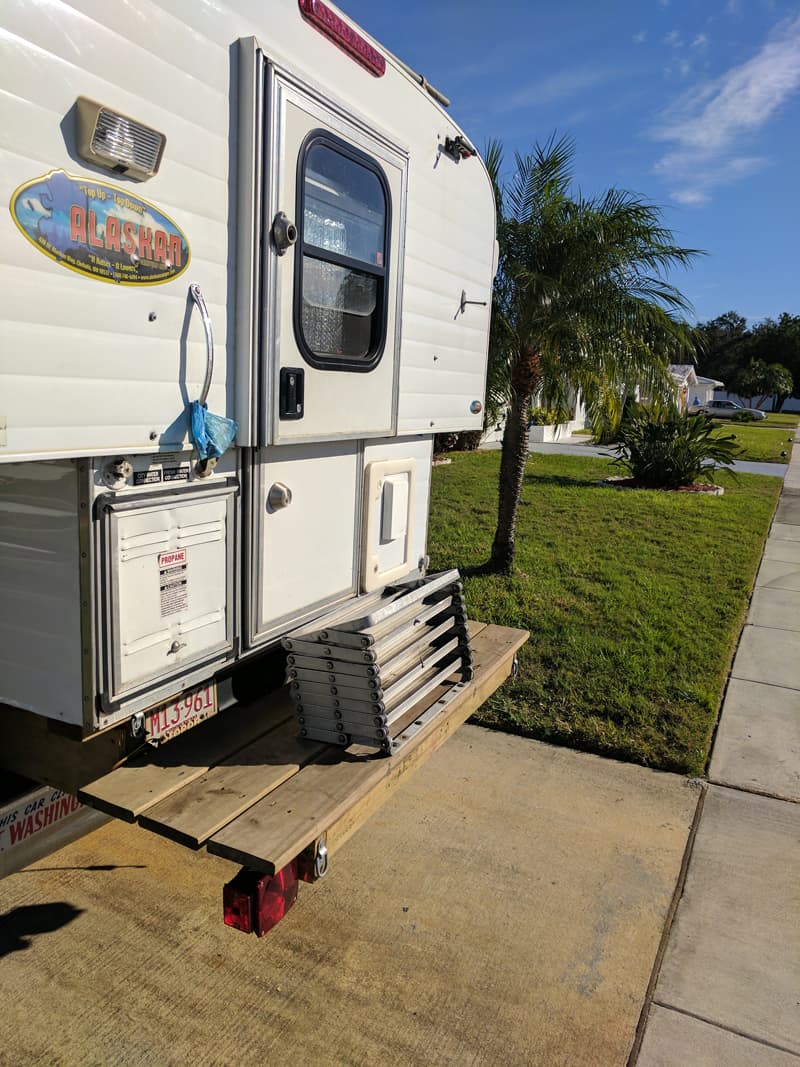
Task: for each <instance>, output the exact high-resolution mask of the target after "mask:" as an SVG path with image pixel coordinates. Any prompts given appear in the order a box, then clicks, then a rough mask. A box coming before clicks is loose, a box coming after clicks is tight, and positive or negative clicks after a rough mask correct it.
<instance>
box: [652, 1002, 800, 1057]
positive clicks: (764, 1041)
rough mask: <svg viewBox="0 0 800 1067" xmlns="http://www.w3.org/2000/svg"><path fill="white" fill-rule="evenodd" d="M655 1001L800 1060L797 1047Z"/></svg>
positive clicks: (659, 1004) (667, 1007)
mask: <svg viewBox="0 0 800 1067" xmlns="http://www.w3.org/2000/svg"><path fill="white" fill-rule="evenodd" d="M653 1003H654V1004H656V1005H657V1006H658V1007H659V1008H666V1009H667V1011H674V1012H677V1014H678V1015H686V1016H687V1017H688V1018H689V1019H697V1020H698V1022H701V1023H706V1025H708V1026H713V1027H714V1029H715V1030H725V1031H726V1032H727V1033H729V1034H734V1035H735V1036H736V1037H743V1038H744V1039H745V1040H746V1041H752V1042H753V1043H754V1044H756V1045H764V1046H765V1047H766V1048H774V1049H775V1050H776V1052H787V1053H788V1054H789V1055H790V1056H794V1058H795V1059H798V1060H800V1053H798V1052H796V1051H795V1049H791V1048H787V1047H786V1045H778V1044H776V1043H775V1042H774V1041H768V1040H767V1039H766V1038H764V1037H756V1036H755V1035H754V1034H748V1033H747V1031H745V1030H737V1029H736V1027H734V1026H726V1025H725V1023H720V1022H717V1021H716V1019H709V1018H708V1016H707V1015H699V1014H698V1013H697V1012H695V1011H688V1010H687V1009H686V1008H679V1007H677V1005H675V1004H668V1003H667V1002H666V1001H664V1000H657V999H656V998H655V997H654V998H653Z"/></svg>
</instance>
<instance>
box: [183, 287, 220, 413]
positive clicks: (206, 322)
mask: <svg viewBox="0 0 800 1067" xmlns="http://www.w3.org/2000/svg"><path fill="white" fill-rule="evenodd" d="M189 295H190V296H191V298H192V300H194V302H195V304H196V305H197V310H198V311H199V312H200V321H201V322H202V323H203V332H204V333H205V335H206V376H205V379H204V381H203V388H202V390H201V392H200V396H199V398H198V402H199V404H200V407H203V405H204V404H205V402H206V400H207V399H208V391H209V389H210V388H211V379H212V378H213V376H214V334H213V333H212V331H211V316H210V315H209V314H208V308H207V307H206V302H205V300H204V299H203V294H202V293H201V292H200V286H199V285H197V284H196V283H193V284H192V285H190V286H189Z"/></svg>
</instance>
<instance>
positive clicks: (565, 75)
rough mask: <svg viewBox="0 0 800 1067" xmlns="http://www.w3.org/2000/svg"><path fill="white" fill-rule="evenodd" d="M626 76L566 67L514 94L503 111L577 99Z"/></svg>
mask: <svg viewBox="0 0 800 1067" xmlns="http://www.w3.org/2000/svg"><path fill="white" fill-rule="evenodd" d="M622 76H624V72H622V71H620V69H619V67H610V66H608V67H607V66H597V67H591V66H582V67H565V68H564V69H563V70H559V71H556V73H555V74H550V75H548V76H547V77H545V78H540V79H539V80H538V81H536V82H533V83H532V84H531V85H526V86H525V87H524V88H523V89H518V90H517V91H516V92H514V93H511V94H510V96H508V97H506V98H505V99H504V101H503V104H502V107H501V110H503V111H512V110H516V109H517V108H523V107H532V106H535V105H536V104H546V103H550V102H551V101H553V100H560V99H562V98H564V97H567V96H574V95H575V94H576V93H580V92H582V91H583V90H584V89H593V88H595V86H598V85H603V84H604V83H606V82H609V81H616V80H617V79H619V78H620V77H622Z"/></svg>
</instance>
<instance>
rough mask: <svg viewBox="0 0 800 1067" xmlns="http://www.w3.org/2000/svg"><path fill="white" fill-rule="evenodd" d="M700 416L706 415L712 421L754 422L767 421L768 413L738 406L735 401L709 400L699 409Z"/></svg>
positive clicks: (741, 405)
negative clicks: (749, 420) (750, 420)
mask: <svg viewBox="0 0 800 1067" xmlns="http://www.w3.org/2000/svg"><path fill="white" fill-rule="evenodd" d="M696 410H697V414H698V415H706V416H708V418H710V419H735V418H740V419H752V420H754V421H756V420H761V419H765V418H766V417H767V415H766V412H764V411H761V410H759V408H746V407H744V405H743V404H737V403H736V401H735V400H709V402H708V403H707V404H703V405H702V406H701V407H699V408H697V409H696Z"/></svg>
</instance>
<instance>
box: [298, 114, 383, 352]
mask: <svg viewBox="0 0 800 1067" xmlns="http://www.w3.org/2000/svg"><path fill="white" fill-rule="evenodd" d="M300 166H301V172H300V173H301V181H302V189H301V197H302V210H301V212H298V215H299V216H300V215H301V216H302V227H301V233H300V241H299V247H298V248H297V250H296V251H297V270H298V271H299V276H298V284H297V288H296V297H295V301H296V307H295V333H296V334H297V340H298V345H299V347H300V350H301V352H302V353H303V355H304V357H305V358H306V360H307V361H308V362H310V363H311V364H312V365H313V366H319V367H323V368H329V369H333V370H348V369H355V370H370V369H371V368H372V367H373V366H376V365H377V363H378V360H379V359H380V356H381V353H382V351H383V345H384V342H385V329H386V284H385V283H386V269H387V261H388V249H387V247H386V245H387V235H388V231H389V226H388V215H389V201H388V188H387V186H386V182H385V179H384V177H383V173H382V171H381V170H380V168H379V167H378V165H377V163H375V162H374V161H373V160H372V159H370V158H369V157H368V156H365V155H364V154H363V153H361V152H359V151H357V150H355V149H353V148H351V147H350V146H348V145H345V144H342V145H341V147H339V143H338V140H337V139H335V138H333V137H331V136H330V135H327V134H326V135H321V134H318V135H312V137H311V138H310V141H309V142H307V147H306V149H305V153H304V154H303V155H302V156H301V164H300ZM298 298H299V308H298V307H297V301H298Z"/></svg>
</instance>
